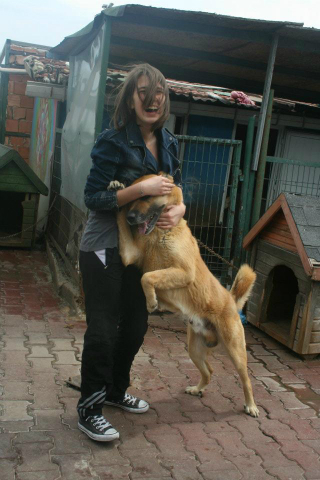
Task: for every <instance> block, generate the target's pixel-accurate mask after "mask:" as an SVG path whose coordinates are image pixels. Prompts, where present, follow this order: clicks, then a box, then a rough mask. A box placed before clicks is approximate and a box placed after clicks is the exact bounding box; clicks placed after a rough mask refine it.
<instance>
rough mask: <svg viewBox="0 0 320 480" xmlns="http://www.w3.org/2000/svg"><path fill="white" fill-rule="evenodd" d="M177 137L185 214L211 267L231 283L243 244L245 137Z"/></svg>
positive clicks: (221, 277)
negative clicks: (241, 138)
mask: <svg viewBox="0 0 320 480" xmlns="http://www.w3.org/2000/svg"><path fill="white" fill-rule="evenodd" d="M177 138H178V141H179V159H180V161H181V167H182V185H183V196H184V202H185V204H186V206H187V212H186V217H185V218H186V220H187V221H188V225H189V227H190V229H191V231H192V234H193V235H194V236H195V238H196V239H197V240H198V241H199V243H200V251H201V255H202V258H203V259H204V261H205V263H206V264H207V266H208V268H209V269H210V271H211V272H212V273H213V274H214V275H215V276H217V277H218V278H219V279H220V280H221V282H222V283H223V284H224V285H228V284H230V283H231V279H232V278H233V276H234V270H233V269H232V266H231V265H230V263H231V264H233V265H234V266H235V267H238V266H239V263H240V253H241V244H242V234H241V232H242V231H243V228H242V227H241V222H242V219H241V218H242V217H243V216H242V215H240V212H241V199H240V192H239V188H238V186H239V180H240V179H242V177H241V171H240V159H241V146H242V142H241V141H238V140H226V139H217V138H205V137H190V136H185V135H178V136H177ZM239 222H240V223H239ZM236 226H237V227H236ZM236 232H237V234H236ZM212 251H213V252H214V253H215V254H217V255H218V256H216V255H215V254H214V253H213V252H212ZM187 254H188V252H186V255H187ZM219 256H220V257H223V258H224V259H225V260H226V261H227V262H229V264H228V263H225V262H224V261H222V260H221V259H220V258H219Z"/></svg>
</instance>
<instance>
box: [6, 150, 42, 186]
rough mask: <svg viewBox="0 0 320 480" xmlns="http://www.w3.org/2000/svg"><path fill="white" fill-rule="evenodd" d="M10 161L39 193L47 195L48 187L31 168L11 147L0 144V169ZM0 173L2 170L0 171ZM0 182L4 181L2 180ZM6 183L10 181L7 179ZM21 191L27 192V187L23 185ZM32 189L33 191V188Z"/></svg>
mask: <svg viewBox="0 0 320 480" xmlns="http://www.w3.org/2000/svg"><path fill="white" fill-rule="evenodd" d="M11 162H14V163H15V165H16V166H17V167H18V168H19V169H20V170H21V171H22V172H23V174H24V175H25V176H26V177H27V178H28V180H29V181H30V182H31V184H32V185H33V186H34V187H35V188H36V190H37V191H38V192H39V193H41V194H42V195H48V193H49V191H48V187H47V186H46V185H45V184H44V183H43V182H42V181H41V180H40V178H39V177H38V176H37V175H36V174H35V173H34V171H33V170H32V168H30V167H29V165H28V164H27V163H26V162H25V161H24V160H23V158H22V157H21V156H20V154H19V153H18V152H17V151H16V150H14V149H13V148H10V147H7V146H5V145H2V144H0V171H1V170H2V169H4V168H5V167H6V166H7V165H8V164H9V163H11ZM0 175H2V172H1V173H0ZM2 180H3V178H2ZM13 180H14V179H13ZM1 183H4V182H3V181H2V182H1ZM8 183H11V182H9V179H8ZM12 187H13V188H14V184H12ZM29 188H30V187H29ZM23 191H24V192H28V187H27V186H25V189H24V190H23ZM32 191H33V192H34V190H32Z"/></svg>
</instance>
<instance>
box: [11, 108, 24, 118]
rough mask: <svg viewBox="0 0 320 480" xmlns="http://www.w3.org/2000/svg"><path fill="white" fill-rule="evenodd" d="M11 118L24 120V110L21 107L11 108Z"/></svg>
mask: <svg viewBox="0 0 320 480" xmlns="http://www.w3.org/2000/svg"><path fill="white" fill-rule="evenodd" d="M13 118H14V119H15V120H19V119H21V118H26V109H25V108H22V107H14V108H13Z"/></svg>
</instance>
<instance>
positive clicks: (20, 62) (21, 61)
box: [15, 55, 26, 65]
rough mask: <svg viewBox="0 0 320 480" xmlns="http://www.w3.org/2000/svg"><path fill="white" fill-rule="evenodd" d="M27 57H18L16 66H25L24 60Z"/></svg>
mask: <svg viewBox="0 0 320 480" xmlns="http://www.w3.org/2000/svg"><path fill="white" fill-rule="evenodd" d="M25 58H26V57H25V56H24V55H16V59H15V60H16V64H17V65H24V59H25Z"/></svg>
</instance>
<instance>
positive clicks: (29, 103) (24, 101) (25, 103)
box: [20, 95, 34, 108]
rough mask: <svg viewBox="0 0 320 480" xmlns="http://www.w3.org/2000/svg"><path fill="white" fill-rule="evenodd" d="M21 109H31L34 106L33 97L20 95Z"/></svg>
mask: <svg viewBox="0 0 320 480" xmlns="http://www.w3.org/2000/svg"><path fill="white" fill-rule="evenodd" d="M20 98H21V101H20V104H21V107H27V108H33V104H34V98H33V97H27V96H25V95H21V97H20Z"/></svg>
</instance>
